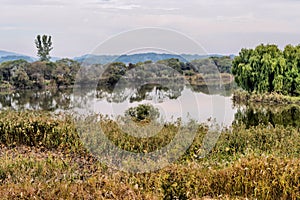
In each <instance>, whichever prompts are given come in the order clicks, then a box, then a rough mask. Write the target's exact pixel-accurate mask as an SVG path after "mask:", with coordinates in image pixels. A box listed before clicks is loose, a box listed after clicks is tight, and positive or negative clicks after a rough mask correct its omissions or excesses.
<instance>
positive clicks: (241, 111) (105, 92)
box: [0, 85, 300, 128]
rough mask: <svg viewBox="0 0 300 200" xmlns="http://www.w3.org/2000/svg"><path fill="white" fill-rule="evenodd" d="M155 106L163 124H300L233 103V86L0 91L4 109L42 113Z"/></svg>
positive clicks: (294, 116)
mask: <svg viewBox="0 0 300 200" xmlns="http://www.w3.org/2000/svg"><path fill="white" fill-rule="evenodd" d="M139 104H151V105H153V106H154V107H155V108H157V109H158V110H159V113H160V119H161V120H163V121H168V122H172V121H176V120H177V119H178V118H180V119H181V120H182V121H189V120H190V119H192V120H195V121H197V122H200V123H206V122H208V121H214V122H216V123H217V124H218V125H220V126H223V127H229V126H231V125H232V124H241V123H243V124H245V125H246V127H247V128H249V127H251V126H257V125H259V124H271V125H273V126H274V125H283V126H287V125H291V126H293V127H299V126H300V108H299V107H298V106H294V105H288V106H264V105H234V103H233V101H232V90H231V89H230V87H210V88H209V89H208V88H207V87H182V88H177V89H173V90H170V89H166V88H162V87H161V86H157V85H145V86H142V87H140V88H139V89H138V90H136V89H133V88H122V89H121V90H119V89H111V88H110V87H102V88H98V89H97V90H95V89H94V90H93V89H82V90H80V92H78V90H77V91H76V92H74V90H73V89H60V90H56V89H52V90H34V91H33V90H24V91H13V92H9V93H8V92H2V93H0V109H1V110H4V109H12V110H43V111H50V112H53V113H59V112H65V113H73V112H86V111H89V112H93V113H98V114H102V115H105V116H109V117H110V118H115V117H117V116H122V115H124V113H125V111H126V110H127V109H129V108H130V107H136V106H138V105H139Z"/></svg>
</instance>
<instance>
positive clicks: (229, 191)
mask: <svg viewBox="0 0 300 200" xmlns="http://www.w3.org/2000/svg"><path fill="white" fill-rule="evenodd" d="M0 115H1V118H0V138H1V139H0V141H1V144H2V145H1V149H0V150H1V153H0V198H1V199H295V200H296V199H299V198H300V190H299V188H300V159H299V155H300V133H299V130H298V129H296V128H293V127H283V126H278V127H271V126H264V125H261V126H258V127H252V128H249V129H245V127H244V126H243V125H238V126H234V127H232V129H228V130H223V132H222V135H221V136H220V138H219V140H218V143H217V145H216V146H215V148H214V149H213V151H212V152H211V153H210V154H209V155H208V156H207V157H206V158H203V159H198V158H197V153H198V152H199V149H200V148H201V145H202V139H203V136H204V135H205V133H206V131H207V127H206V126H205V125H199V127H198V132H197V136H196V138H195V140H194V142H193V144H192V145H191V147H190V148H189V149H188V151H187V152H186V154H185V155H184V156H183V157H182V158H181V159H180V160H178V161H177V162H175V163H173V164H171V165H169V166H168V167H166V168H164V169H161V170H160V171H156V172H152V173H144V174H139V173H137V174H130V173H125V172H120V171H115V170H112V169H110V168H108V167H107V166H105V165H103V164H101V163H99V162H98V161H97V160H96V159H95V158H94V157H93V156H91V155H89V154H88V152H87V151H85V150H84V148H83V145H82V144H81V142H80V141H79V138H78V136H77V135H76V134H77V133H76V128H75V126H74V122H73V121H72V120H71V119H70V118H69V117H62V116H51V115H49V114H47V113H26V112H24V113H19V112H14V111H6V112H2V113H1V114H0ZM102 125H106V126H105V127H106V132H107V134H108V136H109V137H110V139H111V140H112V141H114V142H115V144H116V145H119V146H120V147H122V148H124V149H127V150H132V151H134V150H135V151H137V152H139V151H144V150H145V149H146V150H149V151H150V150H153V149H155V147H160V146H161V145H162V144H164V143H162V142H163V141H164V140H167V141H168V140H169V139H170V137H172V135H174V133H173V132H174V131H175V130H176V126H177V125H176V124H170V125H169V126H167V127H165V129H164V131H163V134H162V136H161V137H154V138H152V139H150V140H145V141H143V140H134V139H133V138H132V137H129V136H126V135H125V136H123V137H120V136H121V134H120V133H118V132H117V129H116V127H114V123H113V122H112V121H104V122H102ZM108 125H109V126H108ZM110 130H111V131H110ZM112 130H113V131H112ZM168 133H169V134H168ZM42 136H43V137H42ZM27 137H28V138H27ZM138 145H140V146H138ZM136 146H138V148H136Z"/></svg>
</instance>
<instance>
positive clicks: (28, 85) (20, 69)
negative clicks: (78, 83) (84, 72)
mask: <svg viewBox="0 0 300 200" xmlns="http://www.w3.org/2000/svg"><path fill="white" fill-rule="evenodd" d="M79 68H80V64H79V63H78V62H76V61H73V60H70V59H61V60H58V61H56V62H45V61H37V62H33V63H29V62H27V61H25V60H15V61H8V62H3V63H1V64H0V86H1V88H2V89H41V88H44V87H47V86H51V87H57V88H59V87H61V86H64V87H68V86H71V85H73V84H74V82H75V76H76V73H77V72H78V70H79Z"/></svg>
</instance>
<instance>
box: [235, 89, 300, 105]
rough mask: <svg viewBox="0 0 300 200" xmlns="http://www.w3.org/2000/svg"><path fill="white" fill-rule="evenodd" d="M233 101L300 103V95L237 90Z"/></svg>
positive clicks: (243, 102)
mask: <svg viewBox="0 0 300 200" xmlns="http://www.w3.org/2000/svg"><path fill="white" fill-rule="evenodd" d="M233 101H234V102H235V103H237V104H247V103H251V102H252V103H262V104H273V105H279V104H298V105H300V97H292V96H285V95H282V94H277V93H265V94H256V93H248V92H246V91H240V90H237V91H235V92H234V93H233Z"/></svg>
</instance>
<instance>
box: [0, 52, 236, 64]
mask: <svg viewBox="0 0 300 200" xmlns="http://www.w3.org/2000/svg"><path fill="white" fill-rule="evenodd" d="M211 56H215V57H222V56H224V55H219V54H210V55H198V54H181V55H176V54H158V53H141V54H132V55H121V56H117V55H93V54H87V55H83V56H80V57H75V58H73V60H76V61H78V62H80V63H85V64H106V63H109V62H123V63H126V64H128V63H133V64H135V63H138V62H145V61H148V60H151V61H153V62H157V61H159V60H166V59H170V58H177V59H179V60H180V61H183V62H187V61H192V60H196V59H203V58H209V57H211ZM230 57H232V58H233V57H234V55H230ZM19 59H23V60H26V61H28V62H34V61H37V60H38V59H37V58H34V57H30V56H27V55H22V54H18V53H14V52H8V51H1V50H0V63H2V62H5V61H13V60H19ZM59 59H61V58H57V57H53V58H51V61H56V60H59Z"/></svg>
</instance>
